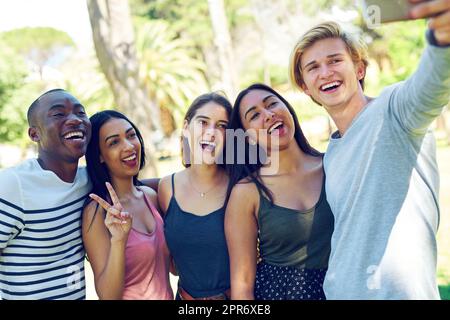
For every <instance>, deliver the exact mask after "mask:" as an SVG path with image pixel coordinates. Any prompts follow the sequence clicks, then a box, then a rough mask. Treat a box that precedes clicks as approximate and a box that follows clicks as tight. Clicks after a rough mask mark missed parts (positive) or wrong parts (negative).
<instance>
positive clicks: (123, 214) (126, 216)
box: [120, 211, 131, 219]
mask: <svg viewBox="0 0 450 320" xmlns="http://www.w3.org/2000/svg"><path fill="white" fill-rule="evenodd" d="M120 217H121V218H122V219H131V213H129V212H127V211H122V212H120Z"/></svg>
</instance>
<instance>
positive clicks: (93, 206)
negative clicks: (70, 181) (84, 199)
mask: <svg viewBox="0 0 450 320" xmlns="http://www.w3.org/2000/svg"><path fill="white" fill-rule="evenodd" d="M100 209H101V207H100V205H99V204H98V203H97V202H95V201H94V200H91V201H90V202H89V203H88V204H87V205H86V206H85V207H84V209H83V220H84V219H85V218H92V217H93V216H94V214H95V212H96V211H100Z"/></svg>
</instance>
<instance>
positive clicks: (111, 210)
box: [107, 207, 121, 219]
mask: <svg viewBox="0 0 450 320" xmlns="http://www.w3.org/2000/svg"><path fill="white" fill-rule="evenodd" d="M107 214H110V215H112V216H114V217H117V218H119V219H120V218H121V216H120V210H119V209H117V208H115V207H109V209H108V210H107Z"/></svg>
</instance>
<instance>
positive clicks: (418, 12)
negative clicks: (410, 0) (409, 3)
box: [410, 0, 450, 19]
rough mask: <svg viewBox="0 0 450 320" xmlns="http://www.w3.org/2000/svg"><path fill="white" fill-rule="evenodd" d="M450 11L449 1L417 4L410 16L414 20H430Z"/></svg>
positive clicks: (434, 0)
mask: <svg viewBox="0 0 450 320" xmlns="http://www.w3.org/2000/svg"><path fill="white" fill-rule="evenodd" d="M449 9H450V5H449V1H448V0H433V1H425V2H420V3H418V4H415V5H414V6H413V7H412V8H411V10H410V15H411V17H412V18H413V19H420V18H428V17H432V16H434V15H437V14H439V13H441V12H444V11H448V10H449Z"/></svg>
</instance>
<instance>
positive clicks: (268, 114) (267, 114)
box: [264, 109, 275, 122]
mask: <svg viewBox="0 0 450 320" xmlns="http://www.w3.org/2000/svg"><path fill="white" fill-rule="evenodd" d="M274 115H275V113H274V112H272V111H271V110H267V109H265V110H264V122H270V121H271V120H272V118H273V116H274Z"/></svg>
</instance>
